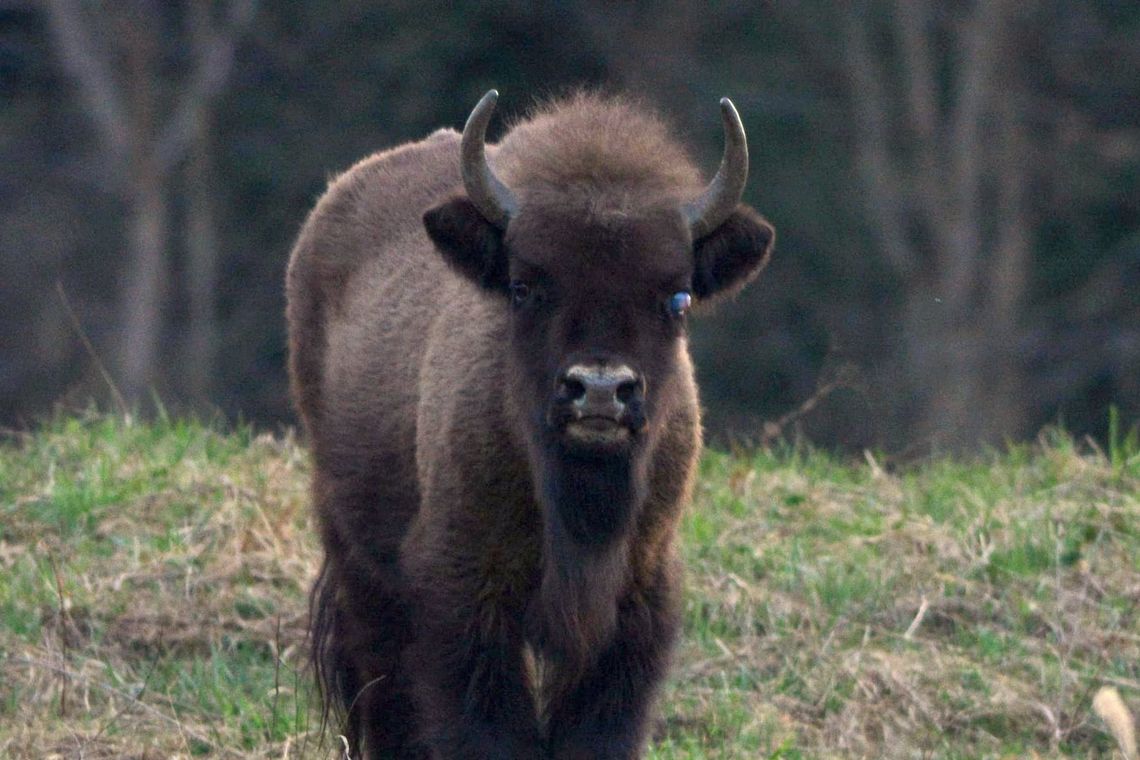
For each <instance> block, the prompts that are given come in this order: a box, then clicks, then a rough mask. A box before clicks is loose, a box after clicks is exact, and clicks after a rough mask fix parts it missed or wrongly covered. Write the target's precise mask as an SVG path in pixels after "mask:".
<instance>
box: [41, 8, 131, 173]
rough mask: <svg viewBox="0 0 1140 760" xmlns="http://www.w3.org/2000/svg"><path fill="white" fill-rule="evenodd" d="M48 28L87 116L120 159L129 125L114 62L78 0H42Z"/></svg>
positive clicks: (127, 136) (125, 143) (128, 133)
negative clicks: (91, 31) (94, 35)
mask: <svg viewBox="0 0 1140 760" xmlns="http://www.w3.org/2000/svg"><path fill="white" fill-rule="evenodd" d="M41 2H42V6H43V8H44V10H45V11H46V12H47V20H48V27H49V29H50V30H51V35H52V37H53V38H54V39H55V47H56V50H57V52H58V54H59V59H60V62H61V63H62V64H63V68H64V70H65V71H66V72H67V74H68V75H69V76H70V77H71V78H72V79H73V80H75V83H76V84H77V85H78V88H79V94H80V96H81V98H82V100H83V103H84V106H85V108H86V110H87V114H88V116H89V117H90V118H91V121H92V122H93V123H94V125H95V128H96V129H97V130H98V132H99V135H100V138H101V139H102V141H103V143H104V144H105V145H106V146H107V148H108V149H109V151H110V152H111V153H113V154H114V156H115V158H116V160H117V161H121V160H124V159H125V157H126V155H127V151H128V146H129V144H130V125H129V118H128V115H127V112H126V108H125V107H124V105H123V98H122V95H121V92H120V89H119V87H118V86H117V85H116V83H115V77H114V74H113V72H112V68H111V62H110V60H109V59H108V56H107V53H106V51H105V50H103V49H101V48H100V47H98V46H97V45H96V43H95V41H94V40H93V39H92V38H91V35H90V34H89V32H88V29H89V27H90V21H89V20H84V19H83V18H82V16H83V11H82V10H81V9H80V7H79V3H78V2H76V0H41Z"/></svg>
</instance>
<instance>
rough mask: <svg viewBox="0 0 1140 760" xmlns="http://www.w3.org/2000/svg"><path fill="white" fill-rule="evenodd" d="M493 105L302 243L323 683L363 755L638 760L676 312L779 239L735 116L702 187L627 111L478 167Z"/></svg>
mask: <svg viewBox="0 0 1140 760" xmlns="http://www.w3.org/2000/svg"><path fill="white" fill-rule="evenodd" d="M495 98H496V94H495V93H494V92H493V91H492V92H490V93H488V94H487V95H486V96H484V98H483V99H482V100H481V101H480V102H479V104H478V105H477V106H476V107H475V110H474V111H473V112H472V114H471V117H470V118H469V120H468V122H467V125H466V127H465V128H464V130H463V133H462V135H460V134H457V133H456V132H454V131H451V130H440V131H438V132H436V133H434V134H432V135H431V136H430V137H428V138H427V139H425V140H423V141H421V142H417V143H411V144H407V145H402V146H399V147H397V148H393V149H391V150H388V151H385V152H382V153H378V154H376V155H374V156H371V157H370V158H367V159H365V160H364V161H362V162H360V163H359V164H357V165H356V166H354V167H352V168H351V169H350V170H348V171H347V172H345V173H344V174H343V175H341V176H339V177H338V178H336V179H335V180H334V181H333V182H332V183H331V185H330V187H329V189H328V191H327V192H326V193H325V195H324V196H323V197H322V198H321V200H320V202H319V203H318V204H317V206H316V208H315V210H314V211H313V212H312V214H311V215H310V216H309V218H308V220H307V221H306V223H305V225H304V228H303V229H302V231H301V234H300V237H299V239H298V241H297V244H296V247H295V248H294V250H293V254H292V258H291V260H290V263H289V272H288V283H287V288H288V320H289V344H290V374H291V381H292V388H293V393H294V396H295V399H296V403H297V405H298V408H299V409H300V412H301V416H302V418H303V421H304V425H305V428H306V431H307V434H308V436H309V441H310V446H311V449H312V455H313V461H314V475H313V486H312V494H313V500H314V509H315V512H316V516H317V519H318V524H319V526H320V530H321V539H322V541H323V545H324V563H323V565H322V568H321V572H320V576H319V579H318V580H317V583H316V584H315V586H314V588H313V593H312V602H311V615H312V623H311V624H312V646H313V653H312V656H313V662H314V665H315V669H316V673H317V678H318V682H319V685H320V686H321V691H322V695H323V697H324V701H325V707H326V711H329V710H331V711H332V713H333V714H334V715H335V716H336V717H337V719H338V720H339V721H340V728H341V730H342V731H343V732H344V735H345V736H346V737H347V739H348V741H349V743H350V745H351V746H350V749H351V751H352V753H353V756H358V753H361V752H363V753H364V755H365V756H367V757H434V758H464V759H466V758H491V757H495V758H500V757H501V758H629V757H638V756H640V755H641V754H642V752H643V751H644V748H645V743H646V740H647V736H648V733H649V727H650V724H651V722H652V715H653V705H654V700H655V695H656V693H657V691H658V688H659V686H660V684H661V681H662V679H663V677H664V675H665V673H666V670H667V666H668V661H669V654H670V651H671V649H672V645H673V643H674V641H675V640H676V638H677V633H678V628H679V625H680V598H679V596H680V577H681V576H680V566H679V564H678V558H677V547H676V533H677V524H678V520H679V518H680V515H681V512H682V509H683V507H684V505H685V503H686V502H687V501H688V499H689V495H690V491H691V487H692V481H693V473H694V469H695V466H696V462H697V458H698V456H699V452H700V415H699V409H698V401H697V392H696V387H695V383H694V379H693V368H692V365H691V363H690V360H689V354H688V347H687V343H686V331H687V327H686V325H687V321H688V319H689V310H690V307H691V306H692V307H694V308H698V307H700V306H701V305H702V304H703V303H706V302H708V301H710V300H714V299H715V298H717V297H719V296H723V295H724V294H727V293H731V292H734V291H736V290H738V289H739V288H740V287H741V286H743V285H744V283H745V282H747V281H748V280H749V279H751V277H753V276H754V275H755V274H756V272H758V271H759V270H760V268H761V267H762V266H763V264H764V262H765V261H766V259H767V257H768V254H769V250H770V248H771V245H772V241H773V237H774V233H773V230H772V227H771V226H770V225H769V224H768V223H767V222H766V221H764V220H763V219H762V218H761V217H760V216H759V215H758V214H756V212H755V211H753V210H752V209H751V208H749V207H747V206H745V205H742V204H741V203H740V197H741V193H742V192H743V189H744V185H745V180H746V177H747V173H748V152H747V145H746V142H745V137H744V129H743V127H742V126H741V123H740V118H739V116H738V115H737V113H736V110H735V108H733V106H732V104H731V102H729V101H728V100H727V99H725V100H722V101H721V115H722V119H723V123H724V132H725V140H726V143H725V150H724V158H723V160H722V162H721V166H720V169H719V170H718V171H717V173H716V176H715V177H714V178H713V180H712V181H711V183H709V184H708V185H707V186H706V185H704V184H703V183H702V182H701V179H700V176H699V173H698V172H697V170H696V168H695V167H694V165H693V163H692V161H691V160H690V159H689V158H688V156H687V155H686V153H685V152H684V151H683V150H682V149H681V148H680V147H679V146H678V144H677V143H676V142H675V141H674V140H673V139H671V137H670V136H669V134H668V130H667V129H666V128H665V127H664V126H663V124H662V122H661V121H660V120H659V119H658V118H657V117H656V116H655V115H653V113H652V112H650V111H649V110H647V109H646V108H644V107H643V106H640V105H638V104H636V103H634V102H632V101H630V100H625V99H620V98H610V97H601V96H596V95H591V94H581V95H577V96H574V97H571V98H568V99H564V100H561V101H558V102H554V103H551V104H548V105H546V106H543V107H541V108H539V109H537V110H536V111H535V112H534V113H533V114H532V115H531V116H530V117H529V118H527V119H526V120H524V121H521V122H519V123H518V124H516V125H514V126H513V128H511V129H510V130H509V131H508V132H507V134H506V136H505V137H504V138H503V139H502V140H501V142H500V143H499V144H498V145H497V146H486V145H485V142H484V140H485V134H486V129H487V126H488V123H489V121H490V119H491V114H492V111H493V109H494V105H495Z"/></svg>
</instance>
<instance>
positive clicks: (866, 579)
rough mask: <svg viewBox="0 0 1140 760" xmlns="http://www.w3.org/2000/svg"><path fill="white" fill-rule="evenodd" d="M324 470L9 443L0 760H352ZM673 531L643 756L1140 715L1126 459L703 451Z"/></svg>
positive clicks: (244, 447)
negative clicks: (1107, 692)
mask: <svg viewBox="0 0 1140 760" xmlns="http://www.w3.org/2000/svg"><path fill="white" fill-rule="evenodd" d="M1117 438H1119V436H1117ZM307 469H308V465H307V461H306V456H305V452H304V450H303V449H302V448H301V447H300V446H299V445H298V443H297V442H296V441H295V440H293V438H291V437H284V438H282V437H273V436H268V435H254V434H253V433H251V432H249V431H244V430H238V431H236V432H230V433H222V432H219V431H217V430H216V429H213V428H210V427H208V426H203V425H201V424H198V423H193V422H187V421H181V420H160V421H158V422H156V423H153V424H129V423H127V422H125V421H123V420H121V419H116V418H110V417H105V416H98V415H91V416H88V417H85V418H68V419H61V420H59V421H57V422H54V423H51V424H49V425H46V426H45V427H43V428H42V429H41V430H39V431H37V432H34V433H32V434H27V435H25V434H11V435H9V436H8V437H7V440H6V442H4V443H3V444H0V757H13V758H24V757H27V758H51V757H67V758H71V757H84V758H128V757H131V758H143V757H146V758H160V757H163V758H165V757H175V756H179V757H199V756H203V757H206V756H208V757H239V758H261V757H264V758H286V757H288V758H300V757H311V758H321V757H333V756H335V755H336V746H337V744H336V740H335V738H334V737H328V738H326V739H325V740H324V743H323V744H322V743H321V741H320V738H319V733H318V728H319V726H318V725H317V723H318V721H317V718H316V713H315V710H314V706H313V704H312V703H313V696H312V691H311V689H310V686H309V681H310V679H309V675H308V673H307V671H305V670H304V669H303V665H304V660H305V656H304V625H305V615H306V608H305V594H306V589H307V587H308V584H309V581H310V578H311V577H312V575H313V573H314V571H315V569H316V565H317V559H318V554H317V549H316V545H315V541H314V536H313V531H312V528H311V526H310V524H309V518H308V515H307V509H306V496H305V487H306V486H305V484H306V477H307ZM684 532H685V536H684V542H685V547H686V554H687V558H688V597H687V604H686V625H685V634H684V643H683V645H682V646H681V648H680V650H679V652H678V657H677V663H676V667H675V670H674V673H673V677H672V679H671V681H670V685H669V686H668V688H667V690H666V693H665V698H664V700H663V711H664V716H663V720H662V723H661V726H660V729H659V732H658V737H657V740H656V741H655V744H654V749H653V752H652V757H654V758H687V757H717V758H719V757H724V758H757V757H762V758H763V757H769V758H815V757H821V758H827V757H852V758H855V757H866V758H876V757H890V758H894V757H899V758H903V757H914V758H926V757H937V758H983V757H992V758H1004V757H1010V758H1023V757H1080V758H1086V757H1103V758H1108V757H1125V754H1124V752H1123V750H1122V749H1121V748H1120V745H1119V744H1118V740H1116V739H1114V737H1113V734H1112V733H1111V732H1110V731H1109V728H1108V727H1107V726H1106V724H1105V723H1104V722H1103V721H1102V719H1101V718H1099V717H1098V716H1097V714H1096V713H1095V712H1094V711H1093V708H1092V703H1093V701H1094V695H1095V694H1097V692H1098V690H1099V689H1101V688H1102V687H1104V686H1111V687H1114V688H1115V689H1116V691H1117V692H1118V693H1119V694H1120V695H1121V696H1122V697H1123V701H1124V703H1125V704H1127V705H1131V707H1132V710H1133V712H1135V711H1136V710H1137V708H1140V447H1138V446H1137V445H1136V443H1135V439H1134V438H1133V439H1132V440H1130V441H1121V440H1116V441H1115V442H1114V443H1113V445H1112V446H1111V447H1110V449H1109V450H1108V451H1100V450H1097V449H1095V448H1094V447H1091V446H1089V445H1086V444H1080V443H1076V442H1073V441H1071V440H1070V439H1069V438H1067V437H1066V436H1064V435H1062V434H1059V433H1047V434H1044V435H1043V436H1042V438H1041V440H1040V441H1039V442H1038V443H1037V444H1035V445H1033V446H1023V447H1016V448H1012V449H1009V450H1007V451H1003V452H1000V453H993V454H989V455H985V456H983V457H980V458H979V459H977V460H976V461H974V462H971V463H962V462H954V461H949V460H937V461H933V462H929V463H926V464H923V465H916V466H911V467H905V468H900V469H898V470H895V469H894V468H890V467H886V466H885V465H883V464H881V463H880V462H878V461H876V459H875V458H874V457H872V456H870V455H868V456H867V457H866V458H865V460H861V461H857V462H841V461H839V460H836V459H835V458H832V457H829V456H826V455H824V454H820V453H815V452H810V451H804V450H796V449H787V450H775V451H759V452H744V453H737V454H723V453H710V454H708V455H707V456H706V458H705V460H704V462H703V463H702V476H701V479H700V484H699V486H698V491H697V497H696V503H695V504H694V508H693V509H692V510H691V511H690V513H689V516H688V519H687V521H686V523H685V528H684ZM1105 699H1107V697H1105V696H1104V695H1102V696H1101V699H1100V700H1099V701H1098V704H1101V703H1102V702H1103V701H1104V700H1105ZM1102 712H1103V710H1102ZM1117 712H1119V710H1118V711H1117ZM1124 719H1125V720H1129V721H1130V720H1131V717H1130V716H1124ZM1118 730H1123V728H1118ZM1124 741H1127V740H1126V739H1124Z"/></svg>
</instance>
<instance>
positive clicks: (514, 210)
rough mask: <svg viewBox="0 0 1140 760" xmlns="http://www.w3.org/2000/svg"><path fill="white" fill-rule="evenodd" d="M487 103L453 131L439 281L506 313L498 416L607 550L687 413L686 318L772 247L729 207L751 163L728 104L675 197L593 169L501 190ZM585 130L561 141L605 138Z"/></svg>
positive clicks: (737, 283)
mask: <svg viewBox="0 0 1140 760" xmlns="http://www.w3.org/2000/svg"><path fill="white" fill-rule="evenodd" d="M496 96H497V94H496V93H495V92H494V91H491V92H489V93H487V94H486V95H485V96H484V97H483V99H482V100H481V101H480V102H479V104H478V105H477V106H476V107H475V110H474V111H473V112H472V114H471V116H470V118H469V119H468V121H467V125H466V127H465V128H464V131H463V139H462V143H461V155H462V158H461V162H462V175H463V183H464V189H465V195H461V196H458V197H456V198H453V199H451V200H449V201H447V202H445V203H443V204H442V205H440V206H438V207H435V208H433V209H431V210H429V211H428V212H427V213H426V214H425V215H424V223H425V226H426V228H427V231H428V234H429V235H430V237H431V239H432V240H433V241H434V243H435V245H436V247H437V248H438V249H439V251H440V252H441V253H442V254H443V255H444V257H445V258H446V259H447V260H448V262H449V263H450V264H451V266H452V267H453V268H454V269H455V270H456V271H458V272H459V273H461V274H463V275H464V276H466V277H467V278H469V279H470V280H472V281H474V282H476V283H478V285H479V286H480V287H482V288H484V289H485V290H487V291H490V292H491V293H494V294H496V296H497V297H498V298H499V299H500V303H501V308H502V310H503V313H504V314H505V315H506V314H509V317H507V319H508V320H509V325H510V327H509V348H507V351H508V355H509V363H508V367H509V369H508V374H509V377H510V383H511V385H512V387H510V388H509V389H508V395H509V399H508V403H509V404H510V405H511V406H512V407H513V420H512V424H513V425H514V426H515V427H516V428H517V430H516V432H517V433H518V434H519V435H520V436H522V437H523V439H524V440H525V441H526V445H527V448H528V450H529V451H530V452H531V457H532V460H536V461H532V465H535V466H533V467H532V470H533V471H535V472H536V475H537V484H538V486H539V488H540V489H541V491H542V492H543V493H544V494H545V495H546V497H547V498H548V500H550V501H553V502H554V503H555V504H558V505H560V507H559V511H560V512H561V513H562V515H563V521H562V522H563V525H564V528H565V530H566V531H567V532H568V533H569V534H570V535H571V536H572V537H573V538H574V539H575V540H576V541H579V542H591V541H594V542H604V541H605V540H607V539H608V538H609V537H611V536H613V535H615V534H616V533H618V532H620V530H621V529H622V527H623V526H624V525H626V524H628V520H629V518H630V517H631V515H632V514H633V513H634V512H635V511H636V509H637V508H638V504H639V503H640V502H641V501H642V500H643V498H644V493H639V488H641V489H642V490H643V488H644V486H639V484H643V483H644V482H645V478H644V472H643V470H644V467H645V466H646V465H645V462H646V460H647V458H648V457H647V454H648V452H652V451H653V450H654V447H655V446H656V444H657V442H658V441H659V440H660V438H661V436H662V433H663V430H664V429H665V428H666V426H667V425H668V424H669V420H670V418H671V417H672V416H673V415H675V414H677V413H678V407H680V406H685V405H688V406H689V407H693V406H695V399H694V398H693V395H692V385H691V368H690V365H689V362H688V357H687V349H686V345H685V334H686V323H687V320H688V312H689V306H690V304H693V303H695V304H699V303H701V302H702V301H706V300H708V299H711V298H713V297H714V296H717V295H718V294H722V293H725V292H728V291H732V290H735V289H738V288H739V287H741V286H742V285H743V284H744V283H745V282H747V281H748V280H749V279H750V278H751V277H752V276H753V275H754V274H755V273H756V272H757V271H758V270H759V269H760V268H761V266H762V265H763V264H764V262H765V260H766V259H767V256H768V253H769V249H770V247H771V243H772V240H773V235H774V233H773V230H772V228H771V226H770V225H768V223H767V222H765V221H764V220H763V219H761V218H760V216H759V215H757V214H756V212H754V211H753V210H752V209H750V208H748V207H747V206H744V205H741V204H740V197H741V193H742V192H743V189H744V184H745V180H746V178H747V174H748V149H747V145H746V142H745V136H744V128H743V126H742V125H741V123H740V117H739V116H738V115H737V113H736V109H735V108H734V107H733V105H732V103H731V102H730V101H729V100H728V99H727V98H725V99H723V100H721V115H722V118H723V121H724V131H725V138H726V147H725V152H724V158H723V160H722V162H721V165H720V169H719V171H718V172H717V174H716V176H715V177H714V179H713V180H712V182H711V183H710V184H709V185H708V187H707V188H705V189H704V191H703V192H696V193H694V194H693V195H692V197H685V195H684V190H685V188H670V187H662V186H661V182H660V181H657V182H652V181H646V180H645V179H644V178H643V177H639V176H638V175H637V174H636V173H627V174H626V175H622V173H621V172H617V171H610V172H608V173H607V171H606V167H598V166H592V167H588V168H586V169H583V170H582V171H581V172H580V173H579V174H577V175H576V174H573V173H572V172H569V173H564V175H562V176H559V177H558V178H557V181H553V180H551V178H550V177H549V176H548V177H546V178H545V179H544V180H543V181H534V182H530V183H527V184H526V185H525V187H522V188H519V187H516V188H514V189H512V188H511V187H508V186H507V184H505V183H504V182H503V181H501V180H500V179H499V178H498V177H497V176H496V174H495V173H493V172H492V170H491V168H490V166H489V165H488V162H487V159H486V156H485V152H484V138H485V133H486V129H487V124H488V122H489V120H490V118H491V113H492V111H493V109H494V106H495V100H496ZM583 131H589V130H579V134H577V135H576V136H574V137H573V138H572V139H577V140H579V141H581V142H583V143H588V142H589V141H591V140H605V139H606V136H605V135H604V134H597V133H595V134H592V135H591V134H581V132H583ZM597 131H598V132H600V131H602V130H601V128H599V129H598V130H597ZM526 160H527V157H526V155H521V156H516V157H515V161H516V163H518V162H525V161H526ZM650 163H651V160H650ZM516 191H518V192H516ZM690 412H691V413H692V414H693V415H694V416H695V409H691V410H690ZM694 424H695V423H694ZM586 501H589V502H590V503H589V504H586V503H585V502H586ZM599 502H601V503H604V504H606V505H607V507H606V508H598V506H597V505H598V503H599Z"/></svg>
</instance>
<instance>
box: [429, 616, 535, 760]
mask: <svg viewBox="0 0 1140 760" xmlns="http://www.w3.org/2000/svg"><path fill="white" fill-rule="evenodd" d="M437 601H438V600H437ZM425 606H426V607H427V608H429V609H431V610H432V612H431V613H428V612H426V611H425V612H424V614H423V615H422V616H420V618H419V620H418V621H417V622H418V624H417V636H418V641H417V643H416V644H415V646H414V647H413V648H412V650H411V651H410V653H409V654H410V658H409V663H410V664H411V665H412V667H413V668H414V678H415V687H414V688H415V693H416V697H417V707H418V710H419V717H420V728H421V730H422V733H423V739H424V740H425V741H426V742H427V744H428V745H429V746H430V747H431V749H432V753H433V757H436V758H440V759H441V760H442V759H443V758H447V759H448V760H451V759H452V758H455V759H456V760H459V759H460V758H464V759H465V758H504V760H505V759H506V758H512V760H513V759H514V758H520V759H521V758H540V757H543V754H542V750H541V742H540V738H539V732H538V721H537V718H536V716H535V711H534V703H533V699H532V696H531V693H530V690H529V688H528V684H527V680H526V672H525V667H524V663H523V658H522V642H521V638H520V636H519V634H518V631H517V630H516V628H517V626H515V625H513V624H511V623H509V622H508V620H507V618H506V616H505V615H502V614H499V613H498V611H493V610H488V609H481V610H478V611H475V610H472V609H471V605H470V603H469V602H466V603H457V604H450V605H445V606H444V607H439V606H437V605H436V604H431V603H429V604H428V605H425ZM464 612H467V613H469V614H471V617H470V618H468V617H467V616H466V615H464Z"/></svg>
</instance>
